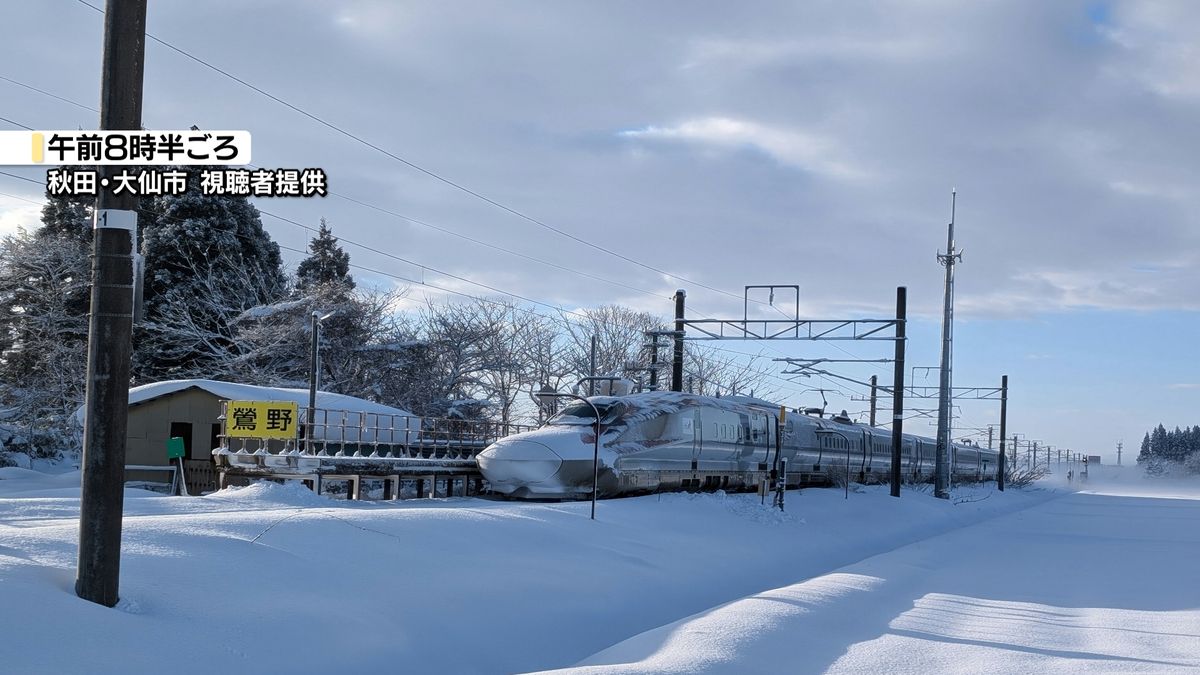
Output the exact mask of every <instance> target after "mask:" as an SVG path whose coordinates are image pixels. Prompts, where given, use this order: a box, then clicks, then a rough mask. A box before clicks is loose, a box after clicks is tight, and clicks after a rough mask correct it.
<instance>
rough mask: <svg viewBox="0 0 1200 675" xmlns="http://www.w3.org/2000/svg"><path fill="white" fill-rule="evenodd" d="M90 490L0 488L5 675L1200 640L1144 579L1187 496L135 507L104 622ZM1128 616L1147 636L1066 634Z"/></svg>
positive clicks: (964, 494) (1168, 598)
mask: <svg viewBox="0 0 1200 675" xmlns="http://www.w3.org/2000/svg"><path fill="white" fill-rule="evenodd" d="M1137 485H1139V486H1140V485H1142V483H1140V482H1138V483H1137ZM1125 491H1126V492H1127V490H1125ZM78 494H79V489H78V474H77V473H66V474H61V475H58V476H47V475H45V474H40V473H37V472H29V471H25V470H22V469H15V468H9V469H0V617H2V618H3V626H4V631H3V634H4V639H3V640H0V664H3V666H2V669H5V670H11V671H12V672H56V673H72V672H89V673H95V672H158V671H162V670H168V669H169V670H171V671H173V672H211V671H224V672H246V671H253V672H329V671H331V670H336V671H344V670H347V669H349V668H358V667H370V668H374V669H378V670H380V671H381V672H395V671H405V672H420V673H437V672H445V673H508V672H521V671H529V670H539V669H550V668H562V667H567V666H571V665H572V664H576V663H578V662H580V661H581V660H584V659H589V656H590V655H593V654H595V656H591V657H590V659H589V660H588V663H595V664H626V665H616V666H611V667H612V668H616V669H618V670H622V671H626V672H630V671H633V672H640V671H644V670H651V671H655V670H657V671H668V672H691V671H695V670H702V669H705V668H708V669H710V670H722V671H723V672H744V671H746V670H754V669H760V670H766V669H770V670H771V672H796V671H797V670H807V669H811V670H821V669H824V668H834V669H845V670H856V669H862V668H866V667H867V666H868V665H869V664H870V663H872V661H871V660H872V659H876V658H879V659H888V658H893V659H894V658H896V656H897V655H899V654H908V653H909V652H914V651H915V652H917V653H916V654H915V655H914V654H908V656H907V657H906V658H907V659H908V661H907V662H908V663H912V664H917V663H924V664H927V665H929V664H932V665H933V666H935V667H937V668H941V667H945V666H947V665H948V664H947V662H946V661H944V660H943V659H950V658H958V655H959V654H960V653H965V654H967V655H968V656H970V657H972V658H975V657H976V656H977V655H976V654H973V653H969V652H971V650H978V651H980V653H981V654H983V658H991V657H990V656H988V655H989V654H991V653H992V652H995V653H996V654H998V656H996V658H998V659H1006V660H1003V661H994V662H991V663H990V664H989V663H988V662H987V661H976V662H974V663H976V665H977V666H978V667H979V668H980V669H985V670H995V669H997V668H1000V669H1003V668H1007V666H1008V665H1009V664H1012V665H1013V669H1025V666H1026V665H1027V660H1028V659H1030V658H1051V657H1052V658H1059V659H1071V658H1075V659H1076V660H1082V661H1083V662H1084V664H1085V665H1087V664H1092V665H1093V666H1094V667H1096V668H1100V669H1104V668H1105V667H1107V668H1108V669H1110V670H1111V669H1113V668H1116V669H1120V668H1130V667H1136V666H1138V665H1150V666H1152V667H1151V669H1152V670H1153V669H1154V667H1157V668H1158V669H1162V668H1166V667H1170V665H1169V664H1172V663H1175V662H1183V661H1185V659H1186V657H1185V656H1181V655H1179V654H1176V653H1173V652H1171V651H1170V649H1168V648H1167V647H1165V646H1164V645H1166V644H1167V643H1172V641H1173V640H1174V641H1178V640H1182V639H1184V638H1181V637H1172V634H1175V635H1191V636H1193V637H1192V638H1191V639H1192V640H1193V642H1194V641H1195V640H1196V638H1195V637H1194V636H1195V635H1196V634H1198V633H1200V630H1197V625H1196V616H1195V612H1196V607H1197V606H1200V602H1197V601H1196V600H1195V595H1194V594H1195V593H1196V591H1195V590H1194V589H1193V588H1179V586H1180V585H1186V584H1187V583H1188V582H1190V581H1191V579H1190V578H1187V577H1184V576H1182V575H1180V576H1174V575H1175V574H1176V573H1182V570H1181V569H1180V568H1179V567H1176V566H1175V563H1173V562H1170V561H1165V562H1164V561H1158V562H1157V564H1156V565H1155V567H1154V569H1155V574H1152V575H1140V576H1139V570H1138V569H1135V566H1137V565H1145V563H1146V560H1147V559H1149V558H1154V559H1156V560H1157V559H1158V558H1159V557H1160V556H1161V557H1163V558H1168V557H1169V558H1170V559H1171V560H1185V559H1188V558H1189V556H1187V555H1182V552H1181V551H1180V550H1178V549H1179V548H1180V547H1184V548H1186V547H1187V546H1190V547H1191V553H1190V560H1192V561H1193V562H1194V560H1195V559H1196V553H1198V552H1200V543H1197V534H1196V532H1197V528H1195V527H1194V522H1195V520H1193V522H1192V523H1186V522H1183V521H1174V522H1173V529H1172V525H1170V524H1168V521H1165V520H1164V519H1163V518H1161V517H1160V516H1162V515H1164V514H1167V515H1170V514H1174V515H1175V516H1179V517H1183V516H1188V517H1192V516H1194V515H1195V512H1192V511H1188V510H1187V509H1188V508H1189V507H1190V505H1200V502H1193V501H1187V500H1164V499H1153V500H1150V499H1141V498H1132V497H1114V496H1108V495H1101V494H1081V495H1072V494H1070V493H1069V492H1068V490H1066V489H1065V488H1064V487H1048V488H1045V489H1039V490H1027V491H1009V492H1006V493H1004V494H999V493H996V492H994V490H993V489H991V487H990V486H989V487H987V488H966V489H963V490H960V491H958V492H957V493H956V498H957V499H956V501H958V502H959V503H957V504H955V503H948V502H944V501H939V500H935V499H933V498H932V497H930V496H929V495H927V494H923V493H917V492H908V491H906V492H905V493H904V495H903V497H902V498H901V499H899V500H896V499H893V498H891V497H889V496H888V495H887V492H886V489H880V488H869V489H865V490H864V491H862V492H858V493H855V492H851V494H850V498H849V499H848V500H844V499H843V494H842V492H840V491H838V490H832V489H822V490H815V489H813V490H805V491H803V493H802V494H800V493H796V492H791V493H789V495H788V501H787V505H788V510H787V512H786V513H783V514H781V513H779V512H778V511H773V510H771V509H770V508H769V507H763V506H762V505H761V504H760V501H759V499H758V498H757V497H756V496H754V495H722V494H708V495H685V494H672V495H662V496H650V497H640V498H633V499H620V500H609V501H602V502H600V504H599V506H598V509H597V517H598V520H597V521H596V522H591V521H589V520H588V504H587V503H564V504H521V503H510V502H495V501H486V500H480V499H442V500H421V501H409V502H400V503H371V502H362V503H347V502H340V501H331V500H328V499H325V498H323V497H317V496H314V495H313V494H312V493H310V492H308V491H307V490H305V489H304V488H302V487H299V486H298V485H288V486H280V485H273V484H258V485H254V486H251V487H248V488H242V489H231V490H226V491H223V492H220V493H217V494H214V495H210V496H207V497H193V498H182V497H162V496H159V495H155V494H153V493H148V492H144V491H140V490H127V491H126V508H125V511H126V519H125V535H124V549H123V558H122V574H121V578H122V581H121V596H122V601H121V603H120V604H119V605H118V607H117V608H116V609H105V608H103V607H99V606H96V605H92V604H90V603H87V602H84V601H81V600H79V599H77V598H76V597H75V596H74V593H73V591H72V586H73V580H74V574H75V552H76V539H77V536H78V535H77V527H78V508H79V506H78ZM1145 504H1149V506H1146V505H1145ZM1176 504H1183V506H1174V505H1176ZM1168 505H1171V506H1168ZM1163 509H1169V510H1168V511H1163ZM1139 514H1146V515H1145V516H1144V518H1147V519H1149V520H1150V521H1153V522H1148V523H1142V522H1141V519H1142V518H1143V516H1140V515H1139ZM967 526H970V527H967ZM1064 528H1065V529H1064ZM1126 530H1128V531H1126ZM1131 532H1132V533H1133V534H1130V533H1131ZM1106 533H1107V534H1106ZM938 535H943V536H941V537H939V536H938ZM1135 535H1136V536H1135ZM1171 535H1173V538H1172V536H1171ZM1130 536H1134V538H1135V539H1136V541H1134V542H1130V541H1127V540H1125V539H1123V537H1130ZM955 537H962V540H961V542H960V543H957V544H955V543H953V542H954V541H955ZM946 542H949V543H946ZM1145 542H1149V543H1147V544H1146V547H1147V548H1146V550H1144V551H1142V552H1140V553H1137V554H1127V549H1134V548H1138V547H1137V546H1135V545H1134V544H1139V545H1140V544H1142V543H1145ZM909 544H913V545H912V546H908V547H907V548H905V547H906V546H907V545H909ZM1043 549H1044V550H1045V551H1046V553H1045V556H1046V557H1045V558H1044V563H1045V564H1044V565H1043V566H1040V567H1037V568H1036V569H1031V568H1030V567H1029V565H1032V564H1034V562H1033V561H1035V560H1037V558H1036V555H1037V551H1039V550H1043ZM889 551H890V552H891V553H888V552H889ZM1156 551H1157V552H1158V553H1155V552H1156ZM877 554H885V555H883V556H881V557H877V558H872V559H870V560H864V559H868V558H871V556H875V555H877ZM1176 554H1180V555H1178V557H1176ZM1127 555H1128V556H1129V560H1130V561H1132V562H1131V563H1130V568H1129V569H1127V570H1125V572H1123V573H1122V574H1119V575H1115V574H1114V575H1113V576H1112V577H1111V578H1110V577H1109V576H1106V575H1107V574H1108V573H1109V572H1113V571H1114V570H1115V569H1116V568H1117V567H1118V565H1119V561H1120V559H1121V558H1122V557H1123V556H1127ZM889 556H891V557H889ZM1092 559H1097V560H1099V562H1101V563H1102V564H1101V565H1100V566H1098V567H1087V566H1085V564H1086V563H1088V562H1089V561H1091V560H1092ZM860 561H862V562H860ZM889 561H891V562H889ZM1178 564H1179V565H1183V564H1184V563H1182V562H1180V563H1178ZM847 565H850V566H851V567H846V566H847ZM1089 570H1091V571H1089ZM1097 570H1099V571H1097ZM805 579H810V581H807V582H803V580H805ZM972 579H976V580H979V581H978V583H980V584H986V586H979V587H973V586H971V585H970V583H968V582H970V581H971V580H972ZM1139 579H1140V580H1141V581H1140V582H1138V581H1137V580H1139ZM798 582H803V583H798ZM1022 584H1023V585H1022ZM1129 584H1134V585H1132V586H1131V585H1129ZM1193 586H1194V585H1193ZM771 589H778V590H774V591H772V590H771ZM1055 589H1058V590H1056V591H1055V593H1058V594H1057V595H1055V594H1054V593H1051V594H1049V595H1047V594H1046V593H1045V592H1043V591H1054V590H1055ZM1189 594H1191V595H1189ZM751 596H758V597H751ZM739 598H743V599H741V600H739ZM764 598H773V599H764ZM1089 598H1095V599H1094V600H1093V599H1089ZM1188 598H1191V599H1190V600H1189V599H1188ZM1188 602H1190V605H1189V604H1187V603H1188ZM724 603H732V604H724ZM906 603H907V604H906ZM723 604H724V606H722V605H723ZM850 606H854V607H856V608H857V609H845V610H843V609H842V608H843V607H850ZM714 608H716V609H714ZM1087 608H1094V609H1087ZM1165 610H1176V612H1175V613H1174V614H1170V613H1167V612H1165ZM1131 613H1132V614H1131ZM1135 614H1136V616H1134V615H1135ZM976 615H978V616H976ZM688 617H690V618H688ZM1026 619H1028V621H1029V622H1031V623H1032V622H1035V621H1034V620H1036V623H1037V625H1036V626H1033V628H1038V630H1033V629H1032V628H1031V627H1030V626H1027V625H1026V621H1025V620H1026ZM1132 619H1136V620H1137V621H1141V622H1144V625H1147V626H1149V628H1138V630H1146V631H1150V633H1132V632H1127V633H1122V632H1120V631H1117V630H1116V628H1106V629H1105V630H1108V631H1109V632H1107V633H1099V632H1098V633H1096V634H1095V635H1094V636H1093V635H1092V634H1091V633H1090V632H1089V631H1086V630H1083V629H1081V628H1078V626H1084V627H1087V626H1092V627H1095V628H1096V629H1097V630H1099V627H1100V626H1106V627H1113V626H1115V627H1118V628H1122V629H1127V628H1130V627H1133V621H1132ZM706 620H707V621H710V623H708V624H705V623H704V622H705V621H706ZM712 621H716V623H715V624H714V623H711V622H712ZM676 622H679V623H676ZM1145 622H1148V623H1145ZM662 626H666V628H659V627H662ZM1073 627H1074V628H1073ZM1001 629H1004V631H1007V632H1004V631H1002V630H1001ZM1072 630H1074V631H1076V632H1075V633H1070V631H1072ZM1072 635H1074V638H1072V637H1071V636H1072ZM633 636H637V637H633ZM1114 636H1115V637H1114ZM1135 637H1136V638H1137V639H1140V640H1141V641H1142V643H1143V644H1144V645H1145V649H1146V650H1157V651H1156V652H1155V653H1156V654H1157V656H1155V657H1153V663H1150V664H1146V663H1143V662H1142V661H1122V660H1115V661H1114V660H1098V657H1097V656H1096V654H1102V653H1109V652H1107V651H1103V650H1101V649H1100V648H1099V647H1098V646H1097V645H1116V644H1118V643H1116V642H1115V640H1116V639H1117V638H1130V639H1131V638H1135ZM630 638H632V639H630ZM1072 639H1074V640H1075V641H1074V642H1072V641H1071V640H1072ZM626 640H628V641H627V642H622V641H626ZM906 641H907V644H906ZM924 641H928V642H931V643H932V646H929V645H925V644H924ZM1089 641H1094V642H1089ZM993 642H995V643H996V644H995V645H993V644H992V643H993ZM618 643H620V644H618ZM614 645H616V646H614ZM1160 647H1161V649H1160ZM1114 648H1116V649H1122V647H1120V646H1117V647H1114ZM597 652H599V654H597ZM985 652H986V653H985ZM1132 658H1138V659H1141V658H1148V657H1146V656H1145V655H1144V654H1142V652H1138V653H1137V654H1135V655H1134V656H1133V657H1132ZM1192 658H1193V659H1194V657H1192ZM697 659H700V660H697ZM1064 662H1066V661H1064ZM1193 662H1194V661H1193ZM798 664H800V665H798ZM1016 664H1020V666H1021V667H1020V668H1017V666H1016ZM956 666H957V667H964V663H956ZM965 667H968V668H969V667H970V663H965ZM871 669H872V670H878V669H876V668H874V667H872V668H871ZM1035 669H1036V668H1035Z"/></svg>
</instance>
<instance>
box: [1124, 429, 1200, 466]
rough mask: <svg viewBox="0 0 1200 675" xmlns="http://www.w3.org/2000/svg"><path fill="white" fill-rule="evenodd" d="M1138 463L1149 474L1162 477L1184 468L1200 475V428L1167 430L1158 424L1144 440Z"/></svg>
mask: <svg viewBox="0 0 1200 675" xmlns="http://www.w3.org/2000/svg"><path fill="white" fill-rule="evenodd" d="M1137 461H1138V464H1140V465H1142V466H1144V467H1146V471H1147V472H1148V473H1153V474H1159V473H1164V472H1166V471H1169V470H1170V471H1172V472H1174V471H1175V470H1177V469H1183V470H1185V471H1187V472H1188V473H1197V474H1200V425H1197V426H1193V427H1190V428H1189V427H1184V428H1182V429H1181V428H1179V427H1175V430H1174V431H1167V429H1166V427H1164V426H1163V425H1161V424H1160V425H1158V426H1157V427H1155V428H1154V430H1153V431H1150V432H1148V433H1147V434H1146V436H1145V437H1144V438H1142V448H1141V452H1139V453H1138V458H1137Z"/></svg>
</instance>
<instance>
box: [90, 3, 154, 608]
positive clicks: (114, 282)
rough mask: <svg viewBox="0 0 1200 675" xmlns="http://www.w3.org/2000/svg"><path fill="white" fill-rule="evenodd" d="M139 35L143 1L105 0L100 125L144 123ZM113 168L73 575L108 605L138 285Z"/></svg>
mask: <svg viewBox="0 0 1200 675" xmlns="http://www.w3.org/2000/svg"><path fill="white" fill-rule="evenodd" d="M145 35H146V0H108V3H107V6H106V8H105V13H104V56H103V80H102V82H101V85H100V128H101V129H104V130H126V131H128V130H133V131H136V130H138V129H141V128H142V71H143V65H144V62H145V53H146V38H145ZM119 169H120V167H116V166H102V167H100V176H101V180H100V185H101V190H100V193H99V194H98V195H97V197H96V223H95V229H94V233H93V249H92V252H93V257H92V298H91V314H90V317H89V319H88V360H87V364H88V365H87V392H86V395H85V402H84V410H85V417H84V423H83V480H82V492H81V495H80V502H79V567H78V571H77V574H76V577H75V594H76V595H78V596H79V597H81V598H83V599H84V600H90V601H91V602H95V603H98V604H101V605H105V606H107V607H112V606H113V605H116V604H117V600H118V593H117V591H118V585H119V582H120V576H121V574H120V573H121V510H122V508H123V501H124V489H125V433H126V428H127V425H128V422H129V359H130V351H132V344H131V338H130V336H131V334H132V332H133V293H134V284H135V280H134V271H133V249H134V246H135V245H136V243H137V197H136V195H134V194H132V193H131V192H129V191H126V192H124V193H123V194H119V195H118V194H114V192H113V190H112V189H110V188H109V187H108V186H109V183H110V179H111V176H112V175H113V174H115V173H116V171H118V170H119ZM115 187H116V186H115V185H113V188H115Z"/></svg>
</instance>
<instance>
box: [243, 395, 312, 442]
mask: <svg viewBox="0 0 1200 675" xmlns="http://www.w3.org/2000/svg"><path fill="white" fill-rule="evenodd" d="M299 425H300V415H299V410H298V406H297V405H296V402H295V401H230V402H229V404H228V405H227V406H226V407H225V435H226V436H228V437H230V438H279V439H285V440H289V439H294V438H296V436H297V430H298V429H299Z"/></svg>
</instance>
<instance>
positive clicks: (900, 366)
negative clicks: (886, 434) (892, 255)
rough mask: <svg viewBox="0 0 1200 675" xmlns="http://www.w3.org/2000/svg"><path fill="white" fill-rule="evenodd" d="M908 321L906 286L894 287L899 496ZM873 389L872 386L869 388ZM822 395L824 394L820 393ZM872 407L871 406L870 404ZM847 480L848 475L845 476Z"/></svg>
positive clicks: (895, 486) (895, 479) (895, 485)
mask: <svg viewBox="0 0 1200 675" xmlns="http://www.w3.org/2000/svg"><path fill="white" fill-rule="evenodd" d="M907 322H908V288H907V287H905V286H900V287H899V288H897V289H896V345H895V347H896V350H895V361H896V363H895V366H896V367H895V372H894V375H893V378H894V379H893V381H892V481H891V482H892V485H891V495H892V496H893V497H899V496H900V461H901V457H900V454H901V453H900V445H901V443H903V442H904V436H903V433H904V342H905V340H906V338H905V324H906V323H907ZM871 389H872V391H874V387H872V388H871ZM822 396H824V394H822ZM872 407H873V406H872ZM846 480H847V482H849V480H850V476H849V475H847V476H846Z"/></svg>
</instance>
